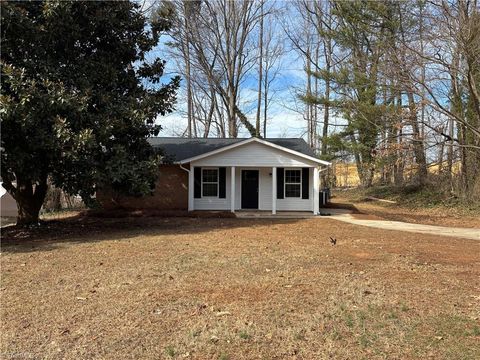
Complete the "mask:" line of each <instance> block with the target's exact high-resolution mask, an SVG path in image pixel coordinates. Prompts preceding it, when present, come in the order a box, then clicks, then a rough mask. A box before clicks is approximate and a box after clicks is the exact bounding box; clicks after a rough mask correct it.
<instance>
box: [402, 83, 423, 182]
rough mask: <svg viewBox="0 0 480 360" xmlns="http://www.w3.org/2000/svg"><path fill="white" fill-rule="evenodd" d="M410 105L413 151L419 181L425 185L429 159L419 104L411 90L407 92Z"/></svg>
mask: <svg viewBox="0 0 480 360" xmlns="http://www.w3.org/2000/svg"><path fill="white" fill-rule="evenodd" d="M407 97H408V107H409V110H410V114H409V119H410V125H411V126H412V133H413V152H414V154H415V161H416V163H417V165H418V172H417V181H418V183H419V184H421V185H423V184H425V182H426V181H427V176H428V171H427V160H426V157H425V146H424V145H423V139H422V138H421V136H420V129H419V126H418V119H417V104H416V103H415V99H414V97H413V93H412V92H411V91H408V92H407Z"/></svg>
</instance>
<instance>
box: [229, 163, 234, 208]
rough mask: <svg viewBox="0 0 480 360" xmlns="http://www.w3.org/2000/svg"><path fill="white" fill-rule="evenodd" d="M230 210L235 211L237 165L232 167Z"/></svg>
mask: <svg viewBox="0 0 480 360" xmlns="http://www.w3.org/2000/svg"><path fill="white" fill-rule="evenodd" d="M230 211H231V212H232V213H234V212H235V166H232V167H231V168H230Z"/></svg>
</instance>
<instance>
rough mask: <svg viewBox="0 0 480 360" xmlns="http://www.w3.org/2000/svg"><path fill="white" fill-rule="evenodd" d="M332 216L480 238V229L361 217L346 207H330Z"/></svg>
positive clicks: (351, 221)
mask: <svg viewBox="0 0 480 360" xmlns="http://www.w3.org/2000/svg"><path fill="white" fill-rule="evenodd" d="M328 212H329V213H330V214H331V216H330V218H331V219H335V220H339V221H343V222H346V223H349V224H354V225H361V226H369V227H373V228H377V229H384V230H395V231H407V232H413V233H421V234H430V235H439V236H453V237H457V238H463V239H471V240H480V229H475V228H460V227H447V226H436V225H424V224H412V223H406V222H402V221H390V220H377V219H359V218H356V217H355V216H354V215H352V214H351V213H350V211H349V210H344V209H328Z"/></svg>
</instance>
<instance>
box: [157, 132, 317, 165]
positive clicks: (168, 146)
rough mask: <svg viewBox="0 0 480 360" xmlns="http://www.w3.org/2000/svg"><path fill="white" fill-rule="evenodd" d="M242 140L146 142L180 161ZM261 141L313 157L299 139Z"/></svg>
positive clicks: (170, 157)
mask: <svg viewBox="0 0 480 360" xmlns="http://www.w3.org/2000/svg"><path fill="white" fill-rule="evenodd" d="M243 140H246V139H220V138H194V139H189V138H176V137H152V138H149V139H148V142H149V143H150V144H151V145H152V146H153V147H155V148H159V149H161V150H162V151H163V152H164V153H165V155H166V156H167V157H168V158H169V160H171V161H181V160H185V159H188V158H191V157H194V156H198V155H202V154H205V153H207V152H210V151H213V150H216V149H220V148H222V147H225V146H228V145H232V144H235V143H238V142H240V141H243ZM263 140H266V141H269V142H271V143H273V144H276V145H279V146H283V147H285V148H287V149H290V150H294V151H298V152H300V153H302V154H305V155H308V156H313V157H315V153H314V152H313V150H312V149H311V148H310V147H309V146H308V144H307V143H306V142H305V140H303V139H301V138H271V139H263Z"/></svg>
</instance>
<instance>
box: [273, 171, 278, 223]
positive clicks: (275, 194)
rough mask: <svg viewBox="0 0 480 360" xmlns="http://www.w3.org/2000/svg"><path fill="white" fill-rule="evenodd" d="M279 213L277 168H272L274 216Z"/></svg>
mask: <svg viewBox="0 0 480 360" xmlns="http://www.w3.org/2000/svg"><path fill="white" fill-rule="evenodd" d="M276 213H277V168H276V167H272V215H275V214H276Z"/></svg>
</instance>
